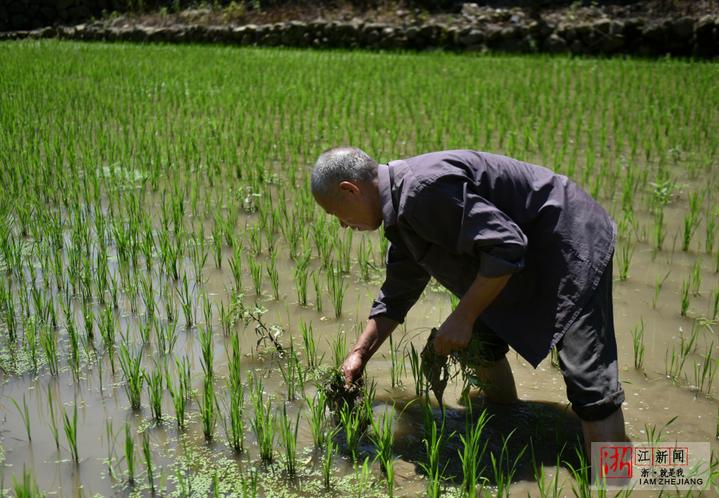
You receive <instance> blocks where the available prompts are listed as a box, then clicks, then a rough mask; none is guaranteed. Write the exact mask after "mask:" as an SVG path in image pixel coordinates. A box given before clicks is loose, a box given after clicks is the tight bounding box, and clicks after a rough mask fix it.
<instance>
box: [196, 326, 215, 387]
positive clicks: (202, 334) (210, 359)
mask: <svg viewBox="0 0 719 498" xmlns="http://www.w3.org/2000/svg"><path fill="white" fill-rule="evenodd" d="M198 335H199V338H200V351H201V352H202V357H201V358H200V362H201V365H202V371H203V372H205V377H209V378H212V377H213V376H214V371H213V367H214V364H215V348H214V343H213V342H212V326H210V325H209V324H208V325H207V326H205V327H200V330H199V334H198Z"/></svg>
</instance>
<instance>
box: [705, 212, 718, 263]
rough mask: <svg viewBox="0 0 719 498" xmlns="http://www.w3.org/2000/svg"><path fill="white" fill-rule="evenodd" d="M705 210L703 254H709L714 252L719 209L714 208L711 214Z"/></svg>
mask: <svg viewBox="0 0 719 498" xmlns="http://www.w3.org/2000/svg"><path fill="white" fill-rule="evenodd" d="M710 211H711V210H710V209H709V208H707V214H706V217H705V219H706V226H705V233H704V252H706V253H707V254H711V253H712V252H713V251H714V239H715V235H714V234H715V233H716V228H717V219H719V209H718V208H714V210H713V212H710Z"/></svg>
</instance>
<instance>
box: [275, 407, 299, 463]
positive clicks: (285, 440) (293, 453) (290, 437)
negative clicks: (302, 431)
mask: <svg viewBox="0 0 719 498" xmlns="http://www.w3.org/2000/svg"><path fill="white" fill-rule="evenodd" d="M299 424H300V414H299V412H298V413H297V417H296V418H295V423H294V426H293V425H292V420H291V419H290V418H289V417H288V416H287V405H285V404H283V405H282V417H280V422H279V426H280V427H279V430H280V437H281V439H282V444H283V445H284V447H285V470H286V471H287V475H289V476H290V477H294V476H295V474H296V473H297V429H298V427H299Z"/></svg>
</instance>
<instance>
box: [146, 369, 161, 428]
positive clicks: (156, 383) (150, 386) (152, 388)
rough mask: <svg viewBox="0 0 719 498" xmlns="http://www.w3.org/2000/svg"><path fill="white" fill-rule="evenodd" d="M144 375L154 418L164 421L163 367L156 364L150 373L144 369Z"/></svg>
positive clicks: (156, 420)
mask: <svg viewBox="0 0 719 498" xmlns="http://www.w3.org/2000/svg"><path fill="white" fill-rule="evenodd" d="M142 375H143V377H145V381H146V384H145V385H146V386H147V398H148V400H149V403H150V411H151V412H152V418H153V419H154V420H155V422H162V393H163V388H164V380H165V376H164V375H163V369H162V368H159V367H157V366H156V367H155V370H154V371H153V372H152V373H148V372H147V370H145V369H143V373H142Z"/></svg>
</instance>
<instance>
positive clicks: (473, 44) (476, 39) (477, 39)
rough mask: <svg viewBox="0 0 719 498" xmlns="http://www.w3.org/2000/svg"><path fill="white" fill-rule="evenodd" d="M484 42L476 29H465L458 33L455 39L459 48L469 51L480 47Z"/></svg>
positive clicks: (480, 33)
mask: <svg viewBox="0 0 719 498" xmlns="http://www.w3.org/2000/svg"><path fill="white" fill-rule="evenodd" d="M484 41H485V38H484V34H483V33H482V32H481V31H480V30H478V29H466V30H463V31H460V32H459V34H458V37H457V43H458V44H459V45H460V47H465V48H468V49H470V50H472V49H476V48H478V47H479V46H481V45H482V44H483V43H484Z"/></svg>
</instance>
